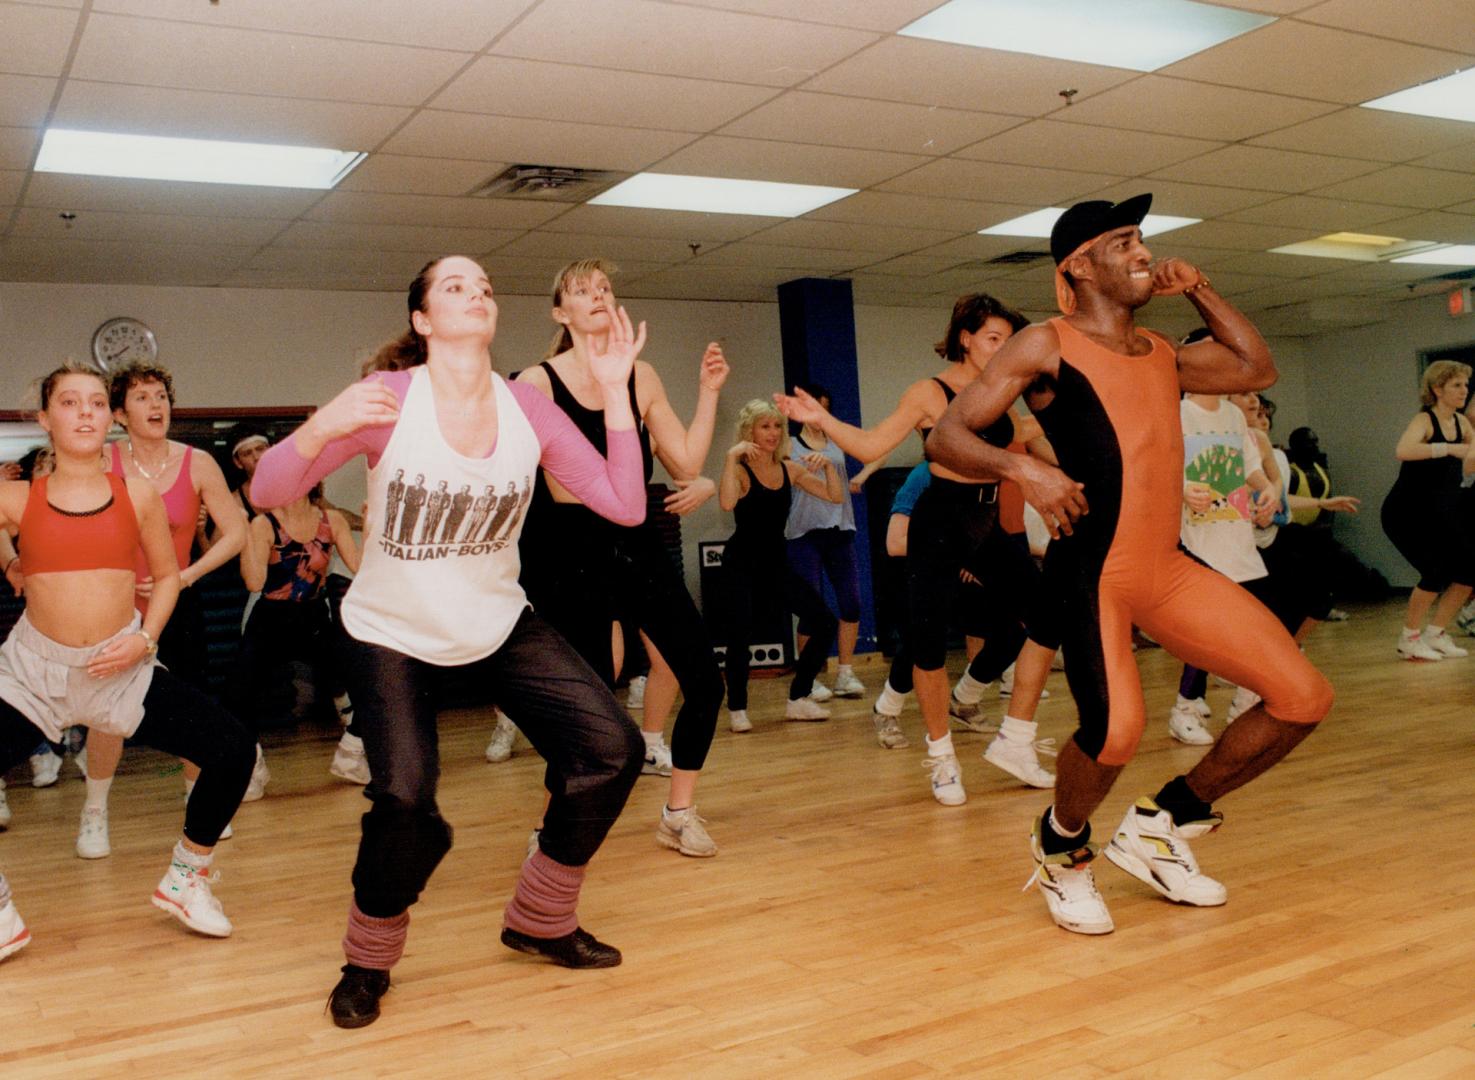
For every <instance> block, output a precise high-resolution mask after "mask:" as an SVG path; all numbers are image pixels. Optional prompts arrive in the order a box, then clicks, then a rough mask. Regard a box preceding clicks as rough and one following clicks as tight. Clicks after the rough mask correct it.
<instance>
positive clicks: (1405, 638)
mask: <svg viewBox="0 0 1475 1080" xmlns="http://www.w3.org/2000/svg"><path fill="white" fill-rule="evenodd" d="M1398 655H1399V656H1401V657H1403V658H1404V659H1405V660H1443V659H1444V654H1443V653H1442V652H1440V651H1439V650H1438V649H1435V648H1432V647H1431V646H1430V645H1429V643H1428V642H1427V641H1425V640H1424V639H1423V638H1422V637H1421V636H1420V635H1418V634H1401V635H1400V636H1399V638H1398ZM31 760H32V761H35V760H36V759H35V758H32V759H31Z"/></svg>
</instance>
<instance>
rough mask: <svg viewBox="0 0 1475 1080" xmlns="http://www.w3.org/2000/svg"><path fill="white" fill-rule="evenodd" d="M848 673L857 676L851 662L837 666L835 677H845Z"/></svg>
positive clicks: (852, 676)
mask: <svg viewBox="0 0 1475 1080" xmlns="http://www.w3.org/2000/svg"><path fill="white" fill-rule="evenodd" d="M847 675H849V676H850V677H851V678H854V677H855V671H854V670H853V669H852V668H851V666H850V665H849V664H840V665H839V666H837V667H836V668H835V678H837V679H843V678H845V676H847Z"/></svg>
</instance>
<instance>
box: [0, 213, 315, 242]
mask: <svg viewBox="0 0 1475 1080" xmlns="http://www.w3.org/2000/svg"><path fill="white" fill-rule="evenodd" d="M60 214H61V211H57V210H55V209H53V208H50V207H45V208H42V207H37V206H31V207H22V208H21V211H20V213H19V214H18V215H16V219H15V221H14V223H13V224H12V226H11V233H12V235H14V236H42V237H50V238H52V239H55V240H60V241H63V242H66V243H86V242H90V241H94V240H120V241H129V242H133V243H140V244H222V245H227V246H230V245H241V246H256V245H260V244H265V243H267V242H269V241H270V240H271V238H272V237H273V236H275V235H276V234H277V233H279V232H281V231H282V229H283V228H285V227H286V225H287V222H285V221H280V220H275V219H272V218H226V217H214V216H211V217H202V216H191V217H183V216H177V215H174V214H136V213H134V214H130V213H119V212H116V211H106V210H86V211H76V214H77V216H76V219H75V220H73V221H71V222H67V221H64V220H62V218H61V216H60Z"/></svg>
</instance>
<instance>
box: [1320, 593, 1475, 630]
mask: <svg viewBox="0 0 1475 1080" xmlns="http://www.w3.org/2000/svg"><path fill="white" fill-rule="evenodd" d="M1342 614H1343V615H1346V614H1347V613H1346V612H1345V611H1344V612H1342ZM1327 618H1331V613H1330V612H1328V613H1327ZM1455 625H1456V626H1458V627H1459V628H1460V629H1461V630H1463V631H1464V632H1465V633H1467V634H1475V600H1471V601H1469V602H1468V603H1467V604H1465V606H1464V607H1462V608H1460V613H1459V614H1458V615H1456V616H1455Z"/></svg>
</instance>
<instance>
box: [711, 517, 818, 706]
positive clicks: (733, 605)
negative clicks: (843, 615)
mask: <svg viewBox="0 0 1475 1080" xmlns="http://www.w3.org/2000/svg"><path fill="white" fill-rule="evenodd" d="M722 575H723V580H724V584H725V587H726V588H725V591H726V600H727V707H728V708H729V709H746V708H747V707H748V665H749V663H750V659H751V658H750V656H749V652H748V647H749V646H750V645H751V644H752V643H753V627H754V625H755V624H756V615H757V614H758V613H761V612H762V611H763V610H764V608H765V605H767V607H768V608H769V609H770V610H772V609H777V610H778V611H780V612H783V613H784V615H787V614H788V613H789V612H793V613H794V614H795V615H798V616H799V619H800V621H801V622H802V623H803V624H804V626H806V627H807V628H808V629H809V631H810V636H809V640H808V641H806V642H805V643H804V648H803V650H802V651H801V652H800V653H799V659H798V662H797V663H795V665H794V680H793V682H791V683H790V684H789V700H790V701H798V700H799V699H800V698H806V697H808V696H809V693H810V691H811V690H813V689H814V680H815V677H816V676H817V675H819V673H820V671H821V669H823V668H824V666H825V661H826V660H827V659H828V658H829V655H830V644H831V643H832V642H833V641H834V640H835V632H836V630H838V629H839V626H840V624H839V622H838V621H837V620H836V618H835V616H834V615H833V614H832V613H831V612H830V609H829V608H828V607H827V606H825V601H824V598H823V597H822V596H820V594H819V593H817V592H815V590H814V586H812V585H810V584H809V582H808V581H806V580H805V579H804V578H803V577H802V576H800V575H799V574H798V573H796V572H795V571H794V570H792V569H791V568H790V567H789V562H788V559H787V558H785V555H784V549H783V548H782V547H776V548H775V549H774V550H773V552H772V553H771V554H770V556H769V557H768V558H766V559H765V558H763V557H761V556H760V555H758V554H757V553H754V552H748V551H745V550H744V549H743V548H742V547H740V546H739V545H736V544H733V543H729V544H728V545H727V549H726V551H725V552H724V554H723V559H722ZM781 621H782V632H783V635H784V636H785V637H786V638H787V637H788V636H789V633H790V629H789V620H788V619H787V618H783V619H782V620H781Z"/></svg>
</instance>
